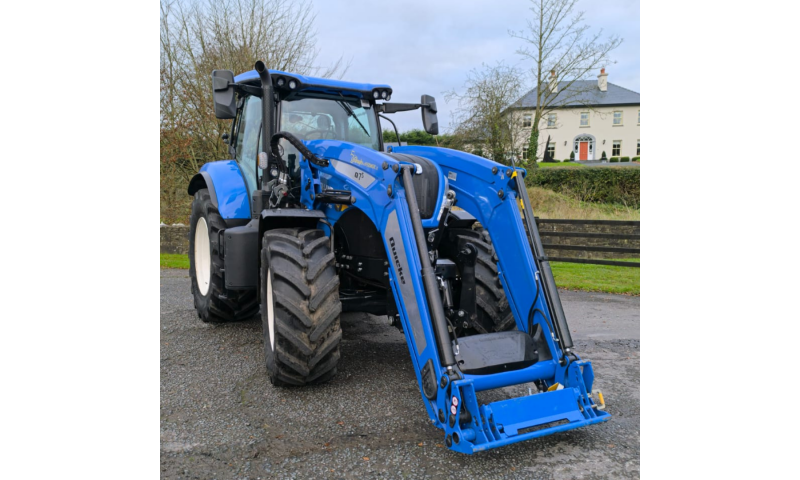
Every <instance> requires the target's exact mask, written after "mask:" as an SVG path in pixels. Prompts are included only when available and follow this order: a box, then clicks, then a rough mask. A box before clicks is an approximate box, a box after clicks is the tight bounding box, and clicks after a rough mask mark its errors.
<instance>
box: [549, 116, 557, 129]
mask: <svg viewBox="0 0 800 480" xmlns="http://www.w3.org/2000/svg"><path fill="white" fill-rule="evenodd" d="M547 126H548V127H551V128H552V127H555V126H556V114H555V113H548V114H547Z"/></svg>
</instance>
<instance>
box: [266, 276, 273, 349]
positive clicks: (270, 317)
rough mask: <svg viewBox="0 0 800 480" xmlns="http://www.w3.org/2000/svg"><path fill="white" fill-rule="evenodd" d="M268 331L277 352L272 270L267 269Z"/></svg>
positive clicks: (270, 342) (270, 340) (271, 344)
mask: <svg viewBox="0 0 800 480" xmlns="http://www.w3.org/2000/svg"><path fill="white" fill-rule="evenodd" d="M267 329H268V330H269V344H270V347H271V348H272V350H273V351H274V350H275V312H274V311H273V308H272V270H271V269H267Z"/></svg>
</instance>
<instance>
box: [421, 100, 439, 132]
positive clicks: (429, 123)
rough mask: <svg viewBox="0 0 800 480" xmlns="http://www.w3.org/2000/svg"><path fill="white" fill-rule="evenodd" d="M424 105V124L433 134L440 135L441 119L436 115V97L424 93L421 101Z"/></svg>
mask: <svg viewBox="0 0 800 480" xmlns="http://www.w3.org/2000/svg"><path fill="white" fill-rule="evenodd" d="M419 103H421V104H422V105H423V107H422V125H423V126H424V127H425V131H426V132H428V133H430V134H431V135H439V119H438V117H437V116H436V112H437V111H438V110H437V109H436V99H435V98H433V97H431V96H430V95H423V96H422V100H420V102H419Z"/></svg>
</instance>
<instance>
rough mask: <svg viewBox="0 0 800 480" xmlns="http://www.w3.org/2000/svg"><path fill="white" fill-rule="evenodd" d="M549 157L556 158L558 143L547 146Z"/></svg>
mask: <svg viewBox="0 0 800 480" xmlns="http://www.w3.org/2000/svg"><path fill="white" fill-rule="evenodd" d="M547 155H549V156H550V158H556V142H550V143H548V144H547Z"/></svg>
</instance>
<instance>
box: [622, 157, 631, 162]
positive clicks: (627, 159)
mask: <svg viewBox="0 0 800 480" xmlns="http://www.w3.org/2000/svg"><path fill="white" fill-rule="evenodd" d="M619 161H620V162H630V161H631V157H622V158H620V159H619Z"/></svg>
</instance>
